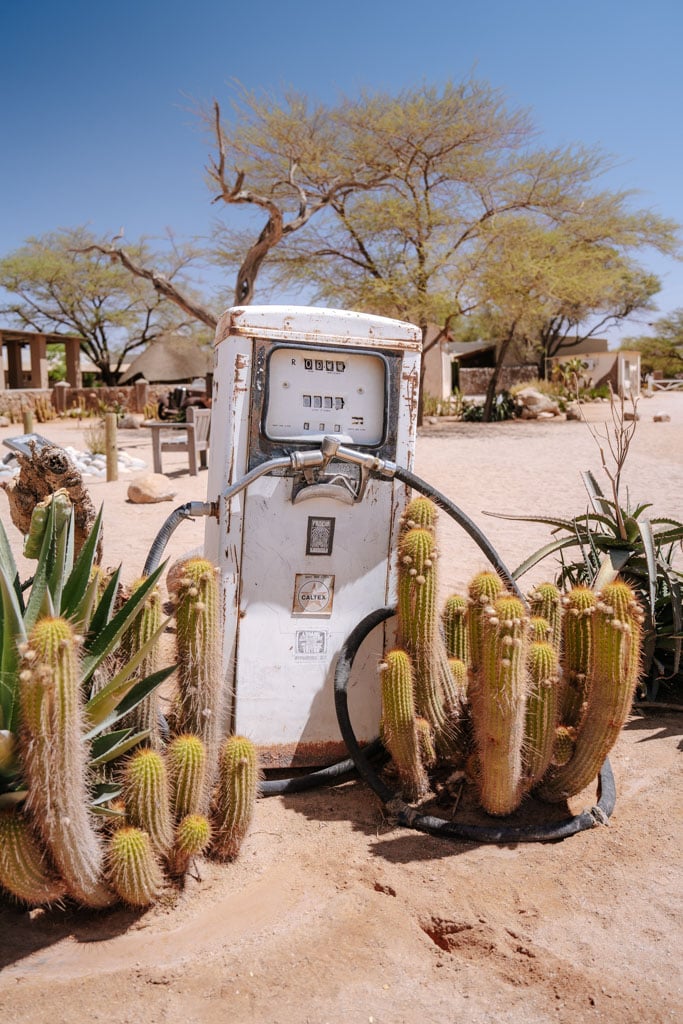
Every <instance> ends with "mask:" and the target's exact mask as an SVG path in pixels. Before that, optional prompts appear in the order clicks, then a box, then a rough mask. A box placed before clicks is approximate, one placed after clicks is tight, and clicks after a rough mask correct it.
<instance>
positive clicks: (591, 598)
mask: <svg viewBox="0 0 683 1024" xmlns="http://www.w3.org/2000/svg"><path fill="white" fill-rule="evenodd" d="M562 603H563V605H564V617H563V623H562V632H563V666H564V672H565V675H564V687H563V693H562V707H561V710H560V721H561V722H562V723H563V724H564V725H568V726H573V727H574V728H578V727H579V726H580V725H581V722H582V720H583V716H584V714H585V712H586V707H587V699H588V679H589V676H588V673H589V671H590V666H591V657H592V653H593V626H592V616H593V613H594V611H595V605H596V603H597V595H596V593H595V591H594V590H589V588H588V587H581V586H578V587H572V589H571V590H570V591H569V593H568V594H566V595H565V597H564V599H563V602H562Z"/></svg>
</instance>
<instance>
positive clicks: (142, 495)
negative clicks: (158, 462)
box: [128, 473, 177, 505]
mask: <svg viewBox="0 0 683 1024" xmlns="http://www.w3.org/2000/svg"><path fill="white" fill-rule="evenodd" d="M176 493H177V492H176V491H175V490H174V489H173V486H172V484H171V481H170V480H169V479H168V477H167V476H164V474H163V473H145V475H144V476H139V477H138V478H137V479H136V480H133V481H132V483H131V484H130V485H129V487H128V501H132V502H133V504H135V505H151V504H153V503H154V502H157V501H173V499H174V498H175V496H176Z"/></svg>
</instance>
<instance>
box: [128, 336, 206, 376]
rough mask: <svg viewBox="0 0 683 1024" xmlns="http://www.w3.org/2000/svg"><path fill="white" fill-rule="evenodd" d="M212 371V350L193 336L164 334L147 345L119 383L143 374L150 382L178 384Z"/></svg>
mask: <svg viewBox="0 0 683 1024" xmlns="http://www.w3.org/2000/svg"><path fill="white" fill-rule="evenodd" d="M212 370H213V350H212V349H211V348H207V347H206V346H204V345H200V344H198V342H197V340H196V339H195V338H186V337H183V335H181V334H166V335H162V336H161V337H160V338H157V340H156V341H153V342H152V343H151V344H150V345H148V346H147V348H146V349H145V351H144V352H141V353H140V355H139V356H137V357H136V358H135V359H134V360H133V361H132V362H131V364H130V366H129V367H128V369H127V370H126V372H125V373H124V374H123V375H122V376H121V379H120V381H119V383H120V384H132V383H133V381H134V380H137V379H138V377H144V378H145V380H148V381H149V382H150V384H182V383H183V382H184V381H191V380H194V379H195V378H196V377H204V376H206V374H207V373H210V372H211V371H212Z"/></svg>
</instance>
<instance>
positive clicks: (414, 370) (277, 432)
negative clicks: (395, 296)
mask: <svg viewBox="0 0 683 1024" xmlns="http://www.w3.org/2000/svg"><path fill="white" fill-rule="evenodd" d="M420 349H421V339H420V331H419V329H418V328H417V327H415V326H413V325H412V324H406V323H403V322H401V321H397V320H390V319H387V318H384V317H376V316H369V315H365V314H360V313H353V312H348V311H344V310H331V309H318V308H309V307H297V306H244V307H235V308H233V309H229V310H228V311H227V312H226V313H225V314H224V315H223V316H222V317H221V319H220V321H219V323H218V327H217V330H216V359H215V372H214V392H213V406H212V417H211V420H212V423H211V456H210V460H209V480H208V497H209V498H210V499H213V497H214V496H216V495H221V497H220V499H219V509H218V513H219V514H218V518H217V519H215V518H209V519H207V528H206V537H205V555H206V557H207V558H209V559H210V560H211V561H213V562H214V564H216V565H217V566H218V567H219V571H220V581H221V588H222V596H223V612H224V647H223V669H224V673H225V683H226V687H227V689H228V691H229V692H230V693H231V696H232V706H231V721H230V727H231V728H232V729H233V730H234V731H236V732H238V733H241V734H244V735H247V736H249V737H250V738H251V739H252V740H253V741H254V742H255V743H256V744H257V746H258V747H259V748H260V751H261V755H262V758H263V761H264V764H265V765H266V766H273V767H275V766H298V765H302V766H303V765H316V764H324V763H329V762H330V761H332V760H334V759H335V758H337V757H341V756H345V748H344V745H343V742H342V740H341V736H340V734H339V730H338V726H337V721H336V716H335V711H334V699H333V678H334V668H335V663H336V660H337V655H338V653H339V650H340V648H341V646H342V645H343V643H344V641H345V640H346V638H347V637H348V635H349V634H350V633H351V631H352V630H353V629H354V627H355V626H356V625H357V624H358V622H359V621H360V620H361V619H362V618H363V617H364V616H365V615H367V614H368V613H369V612H371V611H374V610H375V609H377V608H381V607H383V606H384V605H387V604H393V603H395V599H396V594H395V564H394V563H395V555H394V552H395V547H396V542H397V532H398V526H399V518H400V515H401V513H402V511H403V509H404V507H405V504H406V501H407V493H406V488H405V487H404V486H403V485H402V484H399V483H398V482H396V481H393V480H391V479H375V478H372V477H370V478H367V476H366V474H365V473H364V471H363V470H362V469H361V468H360V467H359V466H357V465H353V464H349V463H348V462H341V461H338V460H337V459H335V458H332V459H331V460H330V462H329V464H327V465H326V466H324V467H323V468H322V469H312V470H303V471H301V472H294V471H293V470H292V469H291V468H282V467H278V468H276V469H273V470H272V471H268V472H266V473H265V475H262V476H260V477H259V478H258V479H256V480H255V481H254V482H253V483H251V484H250V486H249V487H248V489H246V490H245V491H242V492H241V493H239V494H237V495H235V496H234V497H232V498H231V499H230V500H226V499H225V498H224V497H223V495H224V493H225V491H226V489H227V488H228V487H229V486H231V485H232V484H235V483H236V482H237V481H238V480H240V479H241V478H242V477H244V476H245V475H246V474H247V473H248V472H250V471H252V470H255V469H256V468H257V467H259V466H263V465H264V464H265V463H266V462H268V461H269V460H272V459H278V458H279V459H280V460H281V461H283V457H284V456H288V455H291V453H293V452H301V453H307V452H309V453H310V452H313V451H316V450H319V449H320V447H321V444H322V440H323V438H325V437H332V438H335V439H337V440H338V441H340V442H341V444H342V445H343V446H346V447H347V448H351V449H356V450H357V451H358V452H360V453H363V454H366V455H374V456H377V457H378V458H380V459H382V460H385V461H388V462H395V463H398V464H399V465H401V466H404V467H406V468H408V469H410V468H412V464H413V456H414V446H415V432H416V422H417V400H418V390H419V364H420ZM302 458H305V455H302ZM383 646H384V629H383V627H378V629H377V630H375V631H374V632H373V633H372V634H371V636H370V637H369V639H368V640H367V641H366V643H365V644H364V645H363V648H362V649H361V652H360V654H359V656H358V658H357V659H356V664H355V666H354V674H353V678H352V679H351V683H350V687H349V704H350V709H351V714H352V719H353V722H354V728H355V729H356V733H357V736H358V738H359V739H360V740H361V741H365V740H370V739H372V738H374V737H375V736H376V735H377V729H378V722H379V696H378V678H377V664H378V662H379V661H380V659H381V655H382V650H383Z"/></svg>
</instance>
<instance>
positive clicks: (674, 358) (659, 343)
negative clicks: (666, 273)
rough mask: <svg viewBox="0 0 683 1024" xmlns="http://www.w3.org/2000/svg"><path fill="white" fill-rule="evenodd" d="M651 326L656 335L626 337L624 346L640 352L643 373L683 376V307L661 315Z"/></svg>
mask: <svg viewBox="0 0 683 1024" xmlns="http://www.w3.org/2000/svg"><path fill="white" fill-rule="evenodd" d="M651 326H652V327H653V328H654V335H652V336H651V337H650V336H647V335H644V336H641V337H637V338H626V339H625V341H624V343H623V345H622V348H626V349H629V348H635V349H637V350H638V351H639V352H640V359H641V367H642V371H643V373H656V372H659V373H661V374H663V376H664V377H681V376H683V309H675V310H674V311H673V312H672V313H669V315H668V316H663V317H659V319H657V320H655V322H654V323H653V324H652V325H651Z"/></svg>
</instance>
